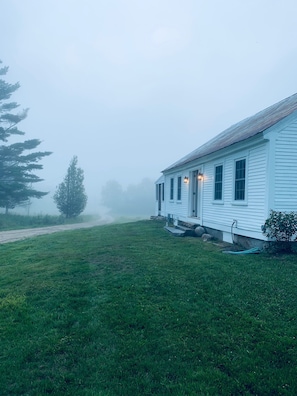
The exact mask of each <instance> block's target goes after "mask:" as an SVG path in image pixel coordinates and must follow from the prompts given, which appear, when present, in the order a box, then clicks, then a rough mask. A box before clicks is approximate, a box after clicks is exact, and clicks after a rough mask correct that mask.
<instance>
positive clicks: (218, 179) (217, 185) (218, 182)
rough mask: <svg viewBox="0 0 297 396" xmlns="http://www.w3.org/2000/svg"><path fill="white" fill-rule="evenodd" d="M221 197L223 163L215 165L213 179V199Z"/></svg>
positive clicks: (217, 199)
mask: <svg viewBox="0 0 297 396" xmlns="http://www.w3.org/2000/svg"><path fill="white" fill-rule="evenodd" d="M222 199H223V165H217V166H216V167H215V181H214V200H215V201H221V200H222Z"/></svg>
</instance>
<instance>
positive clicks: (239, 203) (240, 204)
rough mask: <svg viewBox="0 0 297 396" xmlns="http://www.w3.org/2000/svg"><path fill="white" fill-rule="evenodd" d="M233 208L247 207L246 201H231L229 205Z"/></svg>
mask: <svg viewBox="0 0 297 396" xmlns="http://www.w3.org/2000/svg"><path fill="white" fill-rule="evenodd" d="M231 205H233V206H248V203H247V201H233V202H232V203H231Z"/></svg>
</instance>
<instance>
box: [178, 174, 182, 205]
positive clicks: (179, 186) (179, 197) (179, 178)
mask: <svg viewBox="0 0 297 396" xmlns="http://www.w3.org/2000/svg"><path fill="white" fill-rule="evenodd" d="M181 189H182V178H181V176H178V178H177V200H178V201H181Z"/></svg>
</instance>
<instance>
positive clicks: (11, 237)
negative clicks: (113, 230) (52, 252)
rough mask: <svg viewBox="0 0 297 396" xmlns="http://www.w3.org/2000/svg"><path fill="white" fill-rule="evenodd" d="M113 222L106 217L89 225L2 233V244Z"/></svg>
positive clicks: (68, 225)
mask: <svg viewBox="0 0 297 396" xmlns="http://www.w3.org/2000/svg"><path fill="white" fill-rule="evenodd" d="M112 221H113V219H112V217H107V216H106V217H104V218H103V219H100V220H97V221H90V222H87V223H77V224H65V225H57V226H51V227H41V228H26V229H23V230H11V231H1V232H0V244H2V243H8V242H15V241H20V240H22V239H26V238H33V237H35V236H38V235H45V234H53V233H54V232H61V231H68V230H77V229H79V228H91V227H96V226H98V225H103V224H108V223H111V222H112Z"/></svg>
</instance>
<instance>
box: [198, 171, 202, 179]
mask: <svg viewBox="0 0 297 396" xmlns="http://www.w3.org/2000/svg"><path fill="white" fill-rule="evenodd" d="M198 180H201V181H202V180H203V173H201V172H199V173H198Z"/></svg>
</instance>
